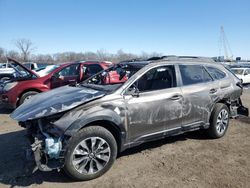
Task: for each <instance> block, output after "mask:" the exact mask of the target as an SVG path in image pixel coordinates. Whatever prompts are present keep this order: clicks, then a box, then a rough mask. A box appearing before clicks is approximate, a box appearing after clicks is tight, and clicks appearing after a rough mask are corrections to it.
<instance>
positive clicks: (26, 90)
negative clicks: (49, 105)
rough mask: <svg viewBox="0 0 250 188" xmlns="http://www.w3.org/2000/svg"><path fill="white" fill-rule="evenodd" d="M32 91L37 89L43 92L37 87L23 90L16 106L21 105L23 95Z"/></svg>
mask: <svg viewBox="0 0 250 188" xmlns="http://www.w3.org/2000/svg"><path fill="white" fill-rule="evenodd" d="M30 91H35V92H38V93H41V92H42V91H41V90H39V89H36V88H28V89H25V90H23V91H22V92H21V93H20V94H19V95H18V98H17V103H16V106H19V102H20V99H21V97H22V96H23V95H24V94H25V93H27V92H30Z"/></svg>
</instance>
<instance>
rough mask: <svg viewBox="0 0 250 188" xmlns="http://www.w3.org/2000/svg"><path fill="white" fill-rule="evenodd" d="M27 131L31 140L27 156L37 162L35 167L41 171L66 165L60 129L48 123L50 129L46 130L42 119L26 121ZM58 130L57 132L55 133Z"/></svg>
mask: <svg viewBox="0 0 250 188" xmlns="http://www.w3.org/2000/svg"><path fill="white" fill-rule="evenodd" d="M21 126H25V127H26V128H27V133H28V137H29V140H30V142H31V148H30V149H29V150H28V151H27V152H26V158H27V159H29V160H30V159H32V160H34V161H35V163H36V167H35V169H34V171H35V170H37V169H39V170H41V171H52V170H54V169H57V170H60V169H61V168H62V167H63V166H64V154H65V150H64V149H63V148H64V145H65V144H64V139H63V138H64V137H63V134H58V130H55V129H56V128H55V127H53V125H50V124H48V125H46V126H45V127H46V128H47V129H48V127H49V129H48V130H49V131H48V130H46V131H45V130H44V125H43V122H42V120H41V119H40V120H38V121H37V122H35V123H34V122H32V123H31V122H29V123H26V124H25V125H23V124H22V125H21ZM55 132H57V134H55Z"/></svg>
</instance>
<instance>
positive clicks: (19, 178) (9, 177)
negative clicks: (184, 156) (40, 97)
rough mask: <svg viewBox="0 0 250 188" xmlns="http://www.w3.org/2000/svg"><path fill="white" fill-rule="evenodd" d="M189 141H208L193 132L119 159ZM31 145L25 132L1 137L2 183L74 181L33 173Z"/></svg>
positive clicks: (61, 175)
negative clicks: (28, 152)
mask: <svg viewBox="0 0 250 188" xmlns="http://www.w3.org/2000/svg"><path fill="white" fill-rule="evenodd" d="M187 139H207V138H206V136H205V135H204V134H203V133H201V134H200V133H198V132H192V133H189V134H184V135H179V136H175V137H169V138H165V139H161V140H158V141H154V142H149V143H145V144H142V145H140V146H137V147H135V148H132V149H129V150H126V151H125V152H123V153H121V155H120V156H119V157H123V156H127V155H133V154H136V153H139V152H141V151H143V150H147V149H149V150H151V149H153V148H157V147H160V146H162V145H164V144H170V143H174V142H176V141H185V140H187ZM28 147H29V143H28V141H27V139H26V137H25V130H22V131H16V132H11V133H6V134H1V135H0V153H1V157H0V183H2V184H5V185H9V186H10V187H14V186H29V185H32V184H42V183H43V182H59V183H60V182H62V183H70V182H72V180H71V179H70V178H68V177H67V176H66V175H65V174H64V173H63V172H59V173H58V172H57V171H52V172H40V171H36V172H35V173H32V169H33V168H34V163H33V162H30V161H27V160H26V159H25V149H26V148H28Z"/></svg>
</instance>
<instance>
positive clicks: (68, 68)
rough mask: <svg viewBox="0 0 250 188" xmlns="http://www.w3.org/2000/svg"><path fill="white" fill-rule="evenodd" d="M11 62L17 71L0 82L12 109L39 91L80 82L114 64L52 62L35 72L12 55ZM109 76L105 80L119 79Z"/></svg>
mask: <svg viewBox="0 0 250 188" xmlns="http://www.w3.org/2000/svg"><path fill="white" fill-rule="evenodd" d="M8 62H9V65H11V66H12V67H15V69H16V70H17V72H16V73H14V74H16V75H15V76H14V78H12V79H10V80H6V81H4V82H2V83H1V85H0V94H1V95H0V96H1V101H2V103H4V105H5V106H6V107H7V106H8V107H9V108H16V107H18V106H19V105H21V104H22V103H24V102H25V101H27V100H29V99H30V98H31V97H32V96H34V95H36V94H38V93H41V92H45V91H48V90H51V89H54V88H57V87H61V86H64V85H68V84H76V83H79V82H81V81H83V80H85V79H87V78H89V77H90V76H92V75H94V74H96V73H97V72H100V71H102V70H104V69H107V68H108V67H109V66H111V65H112V64H110V63H109V62H98V61H80V62H70V63H63V64H60V65H52V66H48V68H45V69H42V70H39V71H37V72H35V71H32V70H30V69H28V68H27V67H25V66H24V65H22V64H21V63H19V62H17V61H16V60H14V59H11V58H8ZM109 78H110V79H109V80H105V83H113V82H117V80H118V76H117V75H116V74H112V75H110V76H109Z"/></svg>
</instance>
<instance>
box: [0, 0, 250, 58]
mask: <svg viewBox="0 0 250 188" xmlns="http://www.w3.org/2000/svg"><path fill="white" fill-rule="evenodd" d="M221 25H223V26H224V29H225V32H226V35H227V38H228V40H229V43H230V46H231V49H232V51H233V55H234V56H242V57H243V58H250V37H249V36H250V1H249V0H123V1H120V0H88V1H87V0H86V1H84V0H74V1H70V0H68V1H66V0H40V1H39V0H0V46H1V47H3V48H6V49H8V50H11V49H15V46H14V44H13V40H15V39H18V38H28V39H30V40H31V41H33V42H34V43H35V45H36V47H37V50H36V51H35V53H37V54H38V53H56V52H63V51H75V52H81V51H96V50H98V49H106V50H107V51H108V52H111V53H113V52H116V51H117V50H119V49H123V50H124V51H125V52H132V53H141V52H142V51H145V52H160V53H163V54H166V55H167V54H176V55H203V56H216V55H219V43H218V41H219V36H220V26H221Z"/></svg>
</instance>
